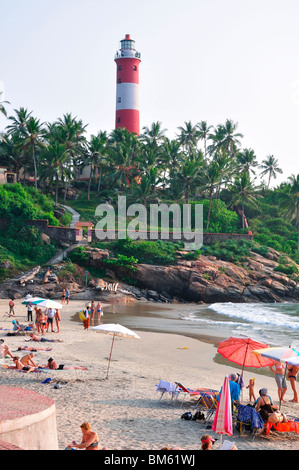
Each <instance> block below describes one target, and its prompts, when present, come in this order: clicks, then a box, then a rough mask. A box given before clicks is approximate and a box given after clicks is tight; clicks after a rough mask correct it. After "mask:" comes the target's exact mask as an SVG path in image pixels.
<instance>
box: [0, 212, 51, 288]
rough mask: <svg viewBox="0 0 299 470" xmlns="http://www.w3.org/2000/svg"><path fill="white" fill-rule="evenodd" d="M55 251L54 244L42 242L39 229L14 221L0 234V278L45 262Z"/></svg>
mask: <svg viewBox="0 0 299 470" xmlns="http://www.w3.org/2000/svg"><path fill="white" fill-rule="evenodd" d="M56 251H57V246H56V245H55V244H53V243H50V244H48V245H45V244H44V242H43V241H42V239H41V232H40V230H38V229H37V228H35V227H29V226H28V227H27V226H23V225H22V223H21V222H18V221H15V222H14V224H13V225H12V224H11V225H10V226H9V227H8V229H7V230H6V231H2V232H1V234H0V265H1V266H2V267H0V280H3V279H4V278H6V277H10V276H12V275H14V274H15V273H18V272H19V271H23V270H25V269H30V268H32V267H34V266H36V265H37V264H40V265H42V264H44V263H46V262H47V261H49V259H50V258H51V257H52V256H54V255H55V253H56Z"/></svg>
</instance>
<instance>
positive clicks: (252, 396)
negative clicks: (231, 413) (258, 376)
mask: <svg viewBox="0 0 299 470" xmlns="http://www.w3.org/2000/svg"><path fill="white" fill-rule="evenodd" d="M254 381H255V379H250V380H249V384H248V385H247V387H246V388H248V389H249V390H248V392H249V401H250V402H251V398H253V401H254V402H255V394H254Z"/></svg>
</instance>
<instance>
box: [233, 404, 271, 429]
mask: <svg viewBox="0 0 299 470" xmlns="http://www.w3.org/2000/svg"><path fill="white" fill-rule="evenodd" d="M238 422H239V423H250V430H251V431H253V429H254V428H257V429H262V428H263V427H264V420H263V419H262V417H261V415H260V414H259V413H258V412H257V411H256V410H255V409H254V408H253V407H252V406H248V405H239V407H238V415H237V423H238ZM237 430H239V429H237Z"/></svg>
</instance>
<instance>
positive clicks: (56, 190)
mask: <svg viewBox="0 0 299 470" xmlns="http://www.w3.org/2000/svg"><path fill="white" fill-rule="evenodd" d="M55 203H56V205H57V204H58V179H56V188H55Z"/></svg>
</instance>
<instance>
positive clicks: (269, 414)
mask: <svg viewBox="0 0 299 470" xmlns="http://www.w3.org/2000/svg"><path fill="white" fill-rule="evenodd" d="M259 394H260V397H259V399H258V400H257V404H256V411H258V412H259V414H260V415H261V417H262V418H263V420H264V421H265V422H268V423H272V424H277V423H285V422H286V421H287V417H286V416H285V415H284V414H283V413H281V412H280V411H279V410H277V409H276V407H274V406H273V404H272V399H271V397H269V395H268V390H267V389H266V388H262V389H261V390H259Z"/></svg>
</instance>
